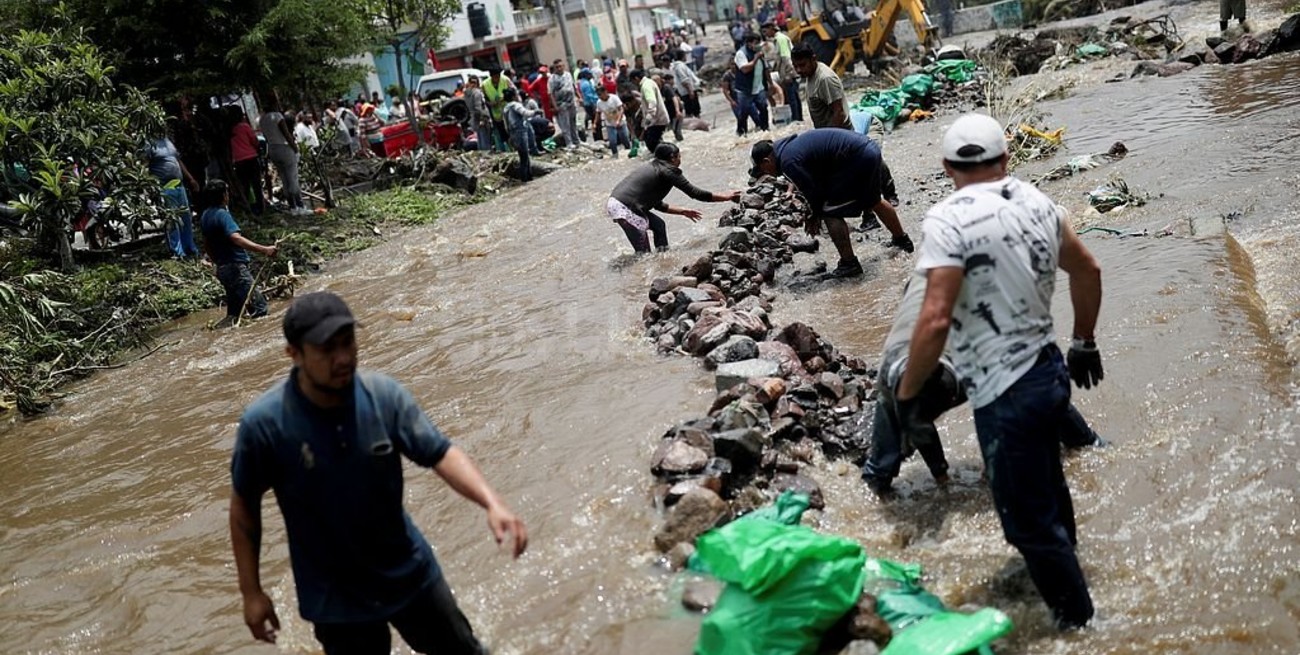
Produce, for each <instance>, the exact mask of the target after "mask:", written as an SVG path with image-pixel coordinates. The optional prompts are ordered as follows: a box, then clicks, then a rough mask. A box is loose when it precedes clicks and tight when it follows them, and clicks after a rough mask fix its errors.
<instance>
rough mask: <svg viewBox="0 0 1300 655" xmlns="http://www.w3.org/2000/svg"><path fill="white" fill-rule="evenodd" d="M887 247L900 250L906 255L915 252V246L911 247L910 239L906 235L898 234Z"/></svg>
mask: <svg viewBox="0 0 1300 655" xmlns="http://www.w3.org/2000/svg"><path fill="white" fill-rule="evenodd" d="M889 245H891V246H893V247H895V248H898V249H899V250H902V251H903V252H906V253H912V252H915V251H916V246H914V245H912V237H909V236H907V234H900V235H898V236H896V237H894V238H892V239H890V240H889Z"/></svg>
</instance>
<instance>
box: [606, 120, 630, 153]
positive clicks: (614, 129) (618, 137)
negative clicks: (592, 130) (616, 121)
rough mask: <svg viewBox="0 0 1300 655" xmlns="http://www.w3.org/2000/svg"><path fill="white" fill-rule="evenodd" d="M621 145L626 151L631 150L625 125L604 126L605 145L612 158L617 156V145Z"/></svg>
mask: <svg viewBox="0 0 1300 655" xmlns="http://www.w3.org/2000/svg"><path fill="white" fill-rule="evenodd" d="M620 143H621V144H623V145H624V146H626V147H627V149H628V150H631V149H632V140H631V138H630V137H629V136H628V134H627V126H626V125H618V126H610V125H606V126H605V144H606V145H608V146H609V152H610V154H612V155H613V156H615V157H617V156H618V144H620Z"/></svg>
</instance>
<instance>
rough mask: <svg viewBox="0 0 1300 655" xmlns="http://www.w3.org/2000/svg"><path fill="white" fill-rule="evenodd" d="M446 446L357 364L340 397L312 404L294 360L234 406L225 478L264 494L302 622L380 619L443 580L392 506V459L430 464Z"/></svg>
mask: <svg viewBox="0 0 1300 655" xmlns="http://www.w3.org/2000/svg"><path fill="white" fill-rule="evenodd" d="M449 448H451V442H450V441H448V440H447V438H446V437H444V436H443V435H442V433H441V432H439V431H438V428H436V427H434V425H433V423H431V422H430V421H429V418H428V417H427V416H425V414H424V412H423V411H422V410H421V409H420V407H419V406H418V405H417V404H416V403H415V399H414V398H412V397H411V394H410V392H408V391H407V390H406V389H405V388H404V387H402V385H401V384H399V383H398V382H397V381H395V380H393V379H392V378H390V377H388V376H385V375H382V374H379V373H370V372H358V373H357V375H356V377H355V378H354V381H353V394H352V398H351V400H350V402H347V403H344V405H343V406H342V407H338V408H334V409H332V410H323V409H321V408H319V407H317V406H315V405H313V404H311V402H310V401H309V400H308V399H307V398H306V396H304V395H303V393H302V391H301V390H300V389H299V387H298V383H297V370H296V369H295V370H294V371H291V372H290V374H289V379H288V380H285V381H284V382H283V383H281V384H279V385H276V386H275V387H274V388H272V389H271V390H270V391H268V392H266V393H265V394H263V395H262V396H261V397H260V398H258V399H257V400H255V401H253V403H252V404H251V405H249V406H248V408H247V409H245V410H244V415H243V417H242V418H241V419H240V421H239V433H238V436H237V437H236V439H235V450H234V454H233V456H232V458H231V464H230V472H231V479H232V481H233V484H234V489H235V492H236V493H238V494H239V495H240V497H242V498H244V499H245V500H247V501H251V500H253V499H258V498H261V497H262V495H263V494H265V493H266V491H267V490H268V489H272V490H274V491H275V499H276V503H277V504H279V506H280V512H281V513H282V514H283V515H284V524H285V531H286V532H287V533H288V536H289V558H290V561H291V563H292V565H293V577H294V582H295V584H296V586H297V588H298V611H299V613H300V614H302V617H303V618H304V619H306V620H308V621H311V622H314V623H350V622H356V621H377V620H386V619H388V618H389V617H391V616H392V615H393V614H395V613H396V612H397V611H399V610H401V609H402V608H404V607H406V606H407V605H408V604H409V603H410V601H411V599H412V598H414V597H415V595H416V594H418V593H419V592H420V591H421V590H423V589H425V588H427V586H428V585H430V584H432V583H434V582H436V581H437V580H438V579H440V578H441V577H442V569H441V568H440V567H439V566H438V561H437V559H435V558H434V556H433V550H432V549H431V548H430V547H429V542H428V541H426V540H425V538H424V536H423V535H421V534H420V531H419V530H418V529H416V527H415V524H414V523H413V522H412V521H411V517H410V515H409V514H407V513H406V509H405V508H404V507H403V505H402V489H403V479H402V457H403V456H405V457H406V458H407V459H409V460H411V461H412V462H415V463H416V464H418V465H420V466H424V467H429V468H432V467H433V466H435V465H437V464H438V462H440V461H442V458H443V456H444V455H446V453H447V450H448V449H449Z"/></svg>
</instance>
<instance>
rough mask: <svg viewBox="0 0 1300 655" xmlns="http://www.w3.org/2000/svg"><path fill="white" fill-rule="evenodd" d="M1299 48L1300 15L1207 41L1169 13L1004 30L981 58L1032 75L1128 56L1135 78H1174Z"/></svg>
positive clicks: (1010, 70)
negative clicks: (1184, 30) (1186, 35)
mask: <svg viewBox="0 0 1300 655" xmlns="http://www.w3.org/2000/svg"><path fill="white" fill-rule="evenodd" d="M1295 50H1300V14H1296V15H1294V16H1291V17H1290V18H1289V19H1287V20H1286V21H1285V22H1284V23H1282V25H1281V26H1280V27H1278V28H1277V29H1274V30H1267V31H1264V32H1259V33H1250V32H1242V31H1241V30H1240V29H1239V28H1234V29H1232V30H1229V31H1228V32H1225V33H1224V34H1223V35H1216V36H1210V37H1206V39H1205V42H1204V43H1203V44H1196V43H1185V42H1183V40H1182V38H1181V37H1180V36H1179V34H1178V28H1177V26H1176V25H1175V24H1174V22H1173V20H1172V19H1171V18H1170V17H1169V16H1168V15H1163V16H1157V17H1155V18H1151V19H1149V20H1142V21H1137V20H1133V18H1132V17H1129V16H1120V17H1118V18H1115V19H1114V20H1112V21H1111V22H1110V24H1109V25H1107V26H1106V27H1105V28H1098V27H1093V26H1084V27H1065V28H1056V29H1050V30H1041V31H1039V32H1037V33H1022V34H1003V35H1001V36H999V37H997V38H996V39H994V40H993V42H992V43H990V44H989V45H988V46H987V47H985V48H984V50H982V51H981V55H980V58H981V59H982V60H984V61H1004V62H1006V63H1007V68H1008V72H1009V73H1014V74H1017V75H1031V74H1034V73H1038V72H1040V71H1049V70H1060V69H1063V68H1066V67H1068V66H1072V65H1074V64H1078V63H1082V62H1085V61H1090V60H1094V59H1100V58H1104V57H1125V58H1128V59H1131V60H1134V61H1137V62H1138V64H1137V66H1136V67H1135V68H1134V69H1133V72H1132V73H1131V74H1130V77H1136V76H1138V75H1158V76H1160V77H1169V76H1171V75H1177V74H1179V73H1182V72H1184V71H1188V70H1191V69H1192V68H1195V67H1196V66H1200V65H1202V64H1220V63H1223V64H1237V63H1241V62H1243V61H1249V60H1251V59H1259V58H1262V57H1268V56H1272V55H1275V54H1279V53H1283V52H1292V51H1295Z"/></svg>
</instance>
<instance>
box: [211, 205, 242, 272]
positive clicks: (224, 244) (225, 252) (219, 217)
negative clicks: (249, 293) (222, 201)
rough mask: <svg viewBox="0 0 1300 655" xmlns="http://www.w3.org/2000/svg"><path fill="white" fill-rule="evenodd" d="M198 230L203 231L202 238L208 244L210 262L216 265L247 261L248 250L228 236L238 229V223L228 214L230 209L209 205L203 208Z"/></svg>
mask: <svg viewBox="0 0 1300 655" xmlns="http://www.w3.org/2000/svg"><path fill="white" fill-rule="evenodd" d="M199 231H201V232H202V233H203V240H204V241H205V242H206V243H207V244H208V252H209V253H210V254H211V255H212V263H214V264H216V265H217V266H223V265H225V264H235V263H239V264H247V263H248V251H247V250H244V249H243V248H241V247H239V246H237V245H235V242H234V241H231V240H230V237H231V236H232V235H233V234H235V233H236V232H238V231H239V225H237V224H236V223H235V217H234V216H231V215H230V210H228V209H226V208H225V207H209V208H207V209H205V210H203V216H201V217H200V218H199Z"/></svg>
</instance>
